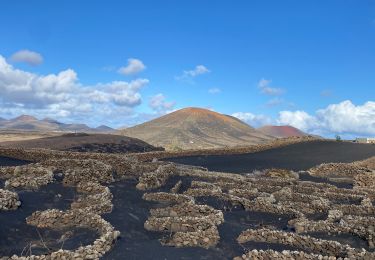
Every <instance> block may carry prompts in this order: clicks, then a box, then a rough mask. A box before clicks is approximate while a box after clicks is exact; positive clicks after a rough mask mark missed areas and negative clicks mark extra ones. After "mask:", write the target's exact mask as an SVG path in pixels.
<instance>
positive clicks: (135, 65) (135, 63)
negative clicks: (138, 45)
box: [118, 58, 146, 75]
mask: <svg viewBox="0 0 375 260" xmlns="http://www.w3.org/2000/svg"><path fill="white" fill-rule="evenodd" d="M145 69H146V66H145V65H144V64H143V62H142V61H141V60H139V59H134V58H130V59H128V65H126V66H125V67H121V68H120V69H119V70H118V73H120V74H124V75H134V74H137V73H139V72H141V71H143V70H145Z"/></svg>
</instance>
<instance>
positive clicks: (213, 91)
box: [208, 88, 221, 94]
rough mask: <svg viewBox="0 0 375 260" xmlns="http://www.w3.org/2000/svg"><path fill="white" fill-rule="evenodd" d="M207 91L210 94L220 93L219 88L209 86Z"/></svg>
mask: <svg viewBox="0 0 375 260" xmlns="http://www.w3.org/2000/svg"><path fill="white" fill-rule="evenodd" d="M208 93H210V94H219V93H221V89H219V88H210V89H209V90H208Z"/></svg>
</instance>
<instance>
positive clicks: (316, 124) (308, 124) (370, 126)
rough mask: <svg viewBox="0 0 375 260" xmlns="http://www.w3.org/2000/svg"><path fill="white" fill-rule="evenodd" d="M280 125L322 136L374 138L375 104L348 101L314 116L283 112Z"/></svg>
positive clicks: (302, 112)
mask: <svg viewBox="0 0 375 260" xmlns="http://www.w3.org/2000/svg"><path fill="white" fill-rule="evenodd" d="M278 123H280V124H288V125H292V126H294V127H297V128H299V129H301V130H303V131H306V132H310V133H315V134H322V135H333V134H343V135H348V136H356V135H358V136H369V135H370V136H373V135H375V102H372V101H369V102H366V103H364V104H363V105H354V104H353V103H352V102H351V101H349V100H346V101H343V102H341V103H338V104H331V105H329V106H328V107H326V108H324V109H319V110H317V111H316V112H315V114H314V115H310V114H308V113H306V112H305V111H281V112H280V114H279V119H278Z"/></svg>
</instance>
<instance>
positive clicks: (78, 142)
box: [0, 133, 164, 153]
mask: <svg viewBox="0 0 375 260" xmlns="http://www.w3.org/2000/svg"><path fill="white" fill-rule="evenodd" d="M0 146H2V147H13V148H24V149H31V148H33V149H34V148H40V149H52V150H65V151H76V152H97V153H129V152H131V153H136V152H149V151H163V150H164V149H163V148H160V147H154V146H152V145H150V144H148V143H146V142H143V141H141V140H139V139H136V138H130V137H126V136H119V135H111V134H87V133H69V134H62V135H59V136H52V137H45V138H38V139H32V140H23V141H14V142H13V141H11V142H0Z"/></svg>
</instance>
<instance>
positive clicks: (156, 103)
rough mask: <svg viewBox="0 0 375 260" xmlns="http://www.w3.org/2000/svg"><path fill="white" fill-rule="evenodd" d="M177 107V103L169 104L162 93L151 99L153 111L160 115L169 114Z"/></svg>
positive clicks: (150, 104) (150, 103)
mask: <svg viewBox="0 0 375 260" xmlns="http://www.w3.org/2000/svg"><path fill="white" fill-rule="evenodd" d="M175 105H176V102H173V101H172V102H167V101H166V98H165V96H164V95H163V94H161V93H159V94H157V95H155V96H153V97H151V98H150V101H149V106H150V107H151V109H152V110H154V111H156V112H157V113H160V114H165V113H168V112H169V111H171V110H173V108H174V106H175Z"/></svg>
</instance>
